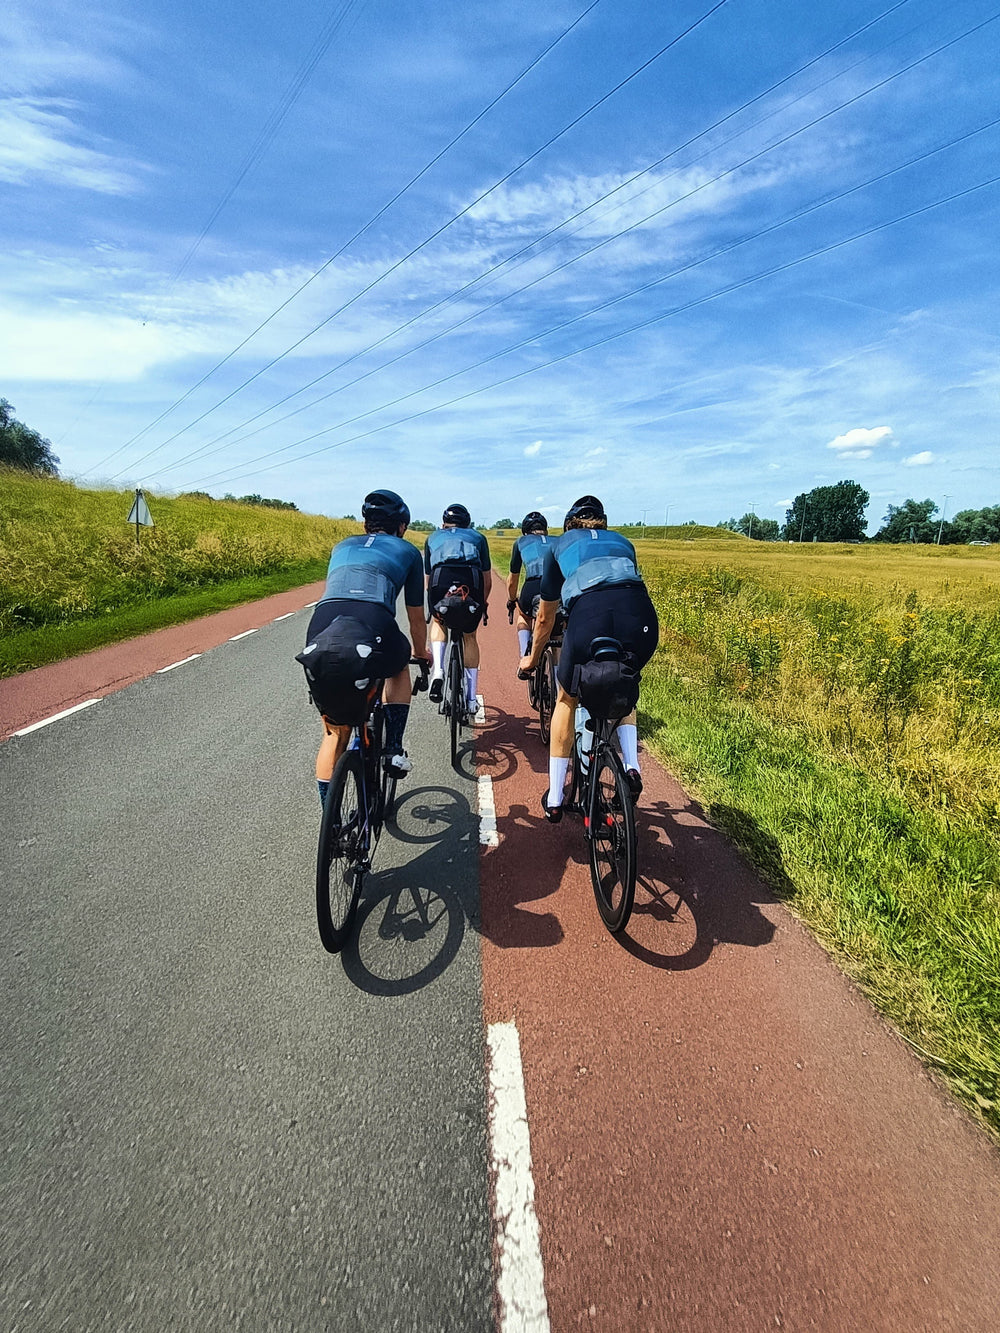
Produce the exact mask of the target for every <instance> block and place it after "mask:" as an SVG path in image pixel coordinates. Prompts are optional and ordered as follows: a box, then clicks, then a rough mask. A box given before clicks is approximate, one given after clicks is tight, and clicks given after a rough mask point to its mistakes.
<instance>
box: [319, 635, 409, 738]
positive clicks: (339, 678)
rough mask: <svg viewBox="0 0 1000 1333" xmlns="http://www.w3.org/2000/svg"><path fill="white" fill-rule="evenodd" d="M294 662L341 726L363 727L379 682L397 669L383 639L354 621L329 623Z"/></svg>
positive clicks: (326, 711)
mask: <svg viewBox="0 0 1000 1333" xmlns="http://www.w3.org/2000/svg"><path fill="white" fill-rule="evenodd" d="M295 660H296V662H300V663H301V664H302V668H303V670H304V671H305V673H306V682H307V683H308V685H309V696H310V698H311V699H312V701H313V703H314V704H315V705H316V707H317V708H318V709H319V711H320V712H321V713H322V714H323V716H324V717H325V718H326V719H327V721H328V722H332V723H333V724H334V726H338V727H356V726H359V725H360V724H361V723H362V722H364V720H365V718H366V717H367V716H368V713H369V711H370V709H371V705H372V700H373V699H374V697H375V691H376V689H377V688H378V685H379V683H380V682H381V681H383V680H384V679H385V678H386V675H387V674H390V673H389V671H388V668H390V667H392V666H393V663H391V662H390V661H389V660H388V653H387V652H386V647H385V645H384V644H383V643H381V642H380V639H379V637H377V636H375V635H373V634H372V631H371V629H370V628H369V627H368V626H367V625H364V624H362V622H361V621H360V620H355V619H354V618H353V617H352V616H337V617H336V618H335V619H334V620H331V621H330V623H329V625H327V627H326V629H323V630H320V632H319V634H317V635H316V637H315V639H314V640H313V641H312V642H311V643H307V644H306V646H305V648H304V649H303V650H302V652H301V653H298V654H296V657H295Z"/></svg>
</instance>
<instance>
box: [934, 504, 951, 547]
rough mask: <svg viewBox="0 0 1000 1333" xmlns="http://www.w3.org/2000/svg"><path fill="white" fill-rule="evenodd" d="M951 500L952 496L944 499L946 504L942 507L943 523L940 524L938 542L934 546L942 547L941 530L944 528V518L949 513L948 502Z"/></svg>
mask: <svg viewBox="0 0 1000 1333" xmlns="http://www.w3.org/2000/svg"><path fill="white" fill-rule="evenodd" d="M950 499H951V496H950V495H946V496H945V497H944V504H943V505H942V506H941V522H940V523H939V524H938V533H937V540H936V541H935V542H934V545H935V546H940V545H941V529H942V528H943V527H944V516H945V512H946V511H947V508H948V501H949V500H950Z"/></svg>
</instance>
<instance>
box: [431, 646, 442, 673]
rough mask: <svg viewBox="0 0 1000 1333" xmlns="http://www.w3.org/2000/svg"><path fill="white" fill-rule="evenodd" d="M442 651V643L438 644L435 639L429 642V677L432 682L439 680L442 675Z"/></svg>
mask: <svg viewBox="0 0 1000 1333" xmlns="http://www.w3.org/2000/svg"><path fill="white" fill-rule="evenodd" d="M444 650H445V645H444V644H443V643H438V642H437V640H436V639H432V640H431V663H432V665H431V677H432V679H434V680H440V679H441V677H442V676H443V675H444Z"/></svg>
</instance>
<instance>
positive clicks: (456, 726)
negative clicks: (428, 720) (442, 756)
mask: <svg viewBox="0 0 1000 1333" xmlns="http://www.w3.org/2000/svg"><path fill="white" fill-rule="evenodd" d="M487 623H488V619H487V614H486V608H485V606H484V607H483V624H484V625H485V624H487ZM445 629H446V631H447V635H448V637H447V639H446V640H445V649H444V685H443V692H442V695H441V702H440V704H439V705H438V712H439V713H442V714H444V716H445V717H446V718H447V719H448V733H449V735H450V737H451V762H452V766H454V765H455V763H456V762H457V760H458V751H459V746H460V745H461V741H462V731H463V730H467V729H468V728H469V727H471V726H472V723H473V721H474V719H475V716H476V704H475V703H470V702H469V697H468V689H467V687H466V681H465V633H464V632H463V631H462V630H458V629H452V628H451V626H448V625H446V626H445Z"/></svg>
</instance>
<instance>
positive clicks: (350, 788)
mask: <svg viewBox="0 0 1000 1333" xmlns="http://www.w3.org/2000/svg"><path fill="white" fill-rule="evenodd" d="M367 859H368V811H367V809H366V808H365V799H364V779H363V761H362V756H361V752H360V750H348V751H347V753H346V754H342V755H341V756H340V760H339V761H338V763H337V767H336V768H335V769H334V771H333V777H332V779H331V780H330V787H329V790H328V791H327V794H326V804H325V805H324V807H323V820H322V823H321V824H320V828H319V850H318V852H317V857H316V919H317V922H318V924H319V936H320V939H321V940H322V941H323V947H324V948H325V949H327V950H328V951H329V952H330V953H339V951H340V950H341V949H342V948H343V947H344V944H345V943H346V941H347V937H348V936H349V935H350V933H351V926H352V925H353V923H354V915H355V912H356V911H357V908H358V897H359V896H360V893H361V884H362V880H363V879H364V873H365V868H366V864H367Z"/></svg>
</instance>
